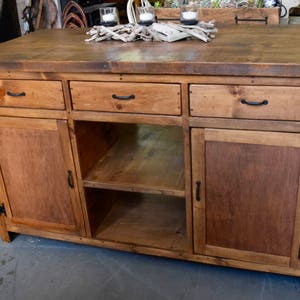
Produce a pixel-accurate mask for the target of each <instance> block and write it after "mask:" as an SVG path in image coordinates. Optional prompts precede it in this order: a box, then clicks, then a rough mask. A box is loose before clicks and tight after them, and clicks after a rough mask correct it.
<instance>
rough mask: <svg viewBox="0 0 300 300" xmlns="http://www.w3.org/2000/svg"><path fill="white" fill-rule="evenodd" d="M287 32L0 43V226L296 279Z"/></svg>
mask: <svg viewBox="0 0 300 300" xmlns="http://www.w3.org/2000/svg"><path fill="white" fill-rule="evenodd" d="M299 32H300V27H297V26H279V25H274V26H273V25H268V26H255V25H253V26H250V25H245V26H241V25H239V26H227V27H222V28H220V29H219V32H218V33H217V35H216V38H215V39H214V40H213V41H212V42H210V43H208V44H205V43H202V42H200V41H196V40H193V41H182V42H175V43H172V44H167V43H156V42H153V43H151V42H135V43H128V44H125V43H121V42H113V41H112V42H103V43H86V42H84V39H85V38H86V36H85V30H84V29H80V30H52V31H47V30H41V31H38V32H35V33H33V34H30V35H27V36H24V37H21V38H18V39H16V40H12V41H9V42H6V43H3V44H0V167H1V174H0V195H1V197H0V236H1V238H2V239H3V240H4V241H9V240H10V235H9V233H10V232H16V233H23V234H30V235H36V236H41V237H47V238H53V239H58V240H64V241H71V242H76V243H82V244H89V245H94V246H100V247H108V248H113V249H119V250H125V251H132V252H137V253H144V254H151V255H157V256H164V257H170V258H176V259H185V260H191V261H196V262H201V263H208V264H215V265H222V266H232V267H237V268H244V269H251V270H259V271H265V272H274V273H281V274H288V275H294V276H300V196H299V195H300V191H299V177H300V51H299V49H300V35H299Z"/></svg>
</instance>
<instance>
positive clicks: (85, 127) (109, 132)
mask: <svg viewBox="0 0 300 300" xmlns="http://www.w3.org/2000/svg"><path fill="white" fill-rule="evenodd" d="M74 134H75V138H76V148H77V153H78V160H79V166H80V173H79V174H78V176H79V178H80V179H83V178H85V177H86V176H87V173H88V172H89V171H90V169H91V168H92V167H93V166H94V165H95V164H96V162H97V161H98V160H99V159H100V158H101V157H102V156H103V155H105V154H106V153H107V151H108V150H109V149H110V147H111V146H112V145H113V143H114V142H115V141H116V140H117V134H116V130H115V128H114V126H113V125H111V124H108V123H99V122H98V123H96V122H85V121H80V122H76V123H75V126H74Z"/></svg>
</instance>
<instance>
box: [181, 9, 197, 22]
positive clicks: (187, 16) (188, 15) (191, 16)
mask: <svg viewBox="0 0 300 300" xmlns="http://www.w3.org/2000/svg"><path fill="white" fill-rule="evenodd" d="M182 18H183V19H184V20H196V19H197V12H195V11H184V12H183V13H182Z"/></svg>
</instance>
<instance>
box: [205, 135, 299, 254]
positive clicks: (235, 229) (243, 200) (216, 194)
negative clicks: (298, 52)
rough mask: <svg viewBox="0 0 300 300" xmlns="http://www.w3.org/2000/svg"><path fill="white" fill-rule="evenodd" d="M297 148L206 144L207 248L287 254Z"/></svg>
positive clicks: (293, 218)
mask: <svg viewBox="0 0 300 300" xmlns="http://www.w3.org/2000/svg"><path fill="white" fill-rule="evenodd" d="M299 165H300V149H298V148H292V147H277V146H265V145H254V144H253V145H252V144H239V143H223V142H214V141H210V142H207V143H206V216H207V219H206V221H207V222H206V226H207V227H206V228H207V231H206V232H207V236H206V238H207V245H214V246H219V247H226V248H234V249H240V250H248V251H255V252H261V253H268V254H274V255H282V256H290V252H291V243H292V237H293V228H294V222H295V211H296V200H297V190H298V178H299Z"/></svg>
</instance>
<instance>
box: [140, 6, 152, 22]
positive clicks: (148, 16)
mask: <svg viewBox="0 0 300 300" xmlns="http://www.w3.org/2000/svg"><path fill="white" fill-rule="evenodd" d="M137 12H138V24H140V25H143V26H149V25H151V24H152V23H153V22H154V21H155V10H154V7H152V6H149V7H138V8H137Z"/></svg>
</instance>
